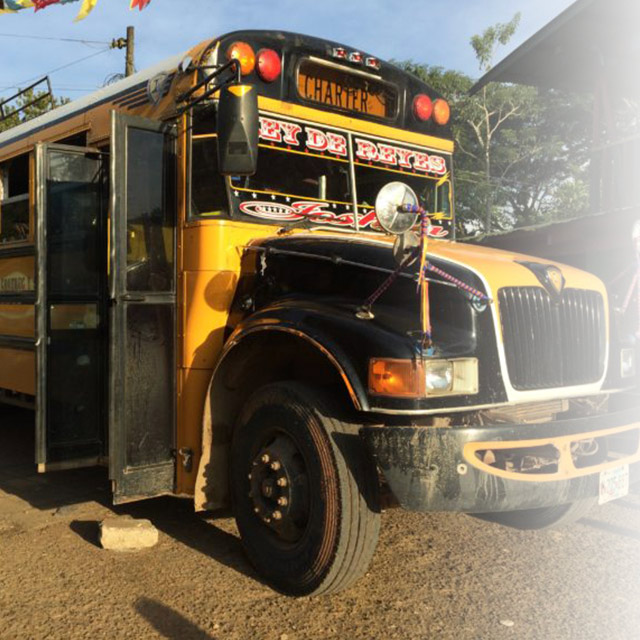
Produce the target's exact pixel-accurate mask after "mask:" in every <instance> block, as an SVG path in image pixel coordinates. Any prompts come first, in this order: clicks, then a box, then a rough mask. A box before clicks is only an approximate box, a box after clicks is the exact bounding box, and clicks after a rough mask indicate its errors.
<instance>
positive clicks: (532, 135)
mask: <svg viewBox="0 0 640 640" xmlns="http://www.w3.org/2000/svg"><path fill="white" fill-rule="evenodd" d="M519 20H520V15H519V14H516V15H515V16H514V17H513V18H512V20H510V21H509V22H507V23H504V24H497V25H494V26H491V27H488V28H487V29H485V30H484V31H483V32H482V33H481V34H479V35H475V36H473V37H472V38H471V46H472V48H473V50H474V52H475V55H476V59H477V61H478V67H479V69H480V71H481V72H483V73H484V72H486V71H487V70H488V69H489V68H491V66H492V64H493V62H494V57H495V55H496V52H497V50H498V48H499V47H500V46H502V45H506V44H507V43H508V42H509V40H510V39H511V37H512V36H513V34H514V33H515V31H516V29H517V26H518V23H519ZM399 64H400V66H401V67H402V68H403V69H405V70H407V71H409V72H411V73H413V74H414V75H416V76H418V77H419V78H420V79H421V80H423V81H424V82H426V83H427V84H428V85H430V86H431V87H432V88H433V89H435V90H436V91H437V92H438V93H440V94H442V95H443V96H444V97H445V98H446V99H447V100H448V101H449V102H450V104H451V107H452V129H453V136H454V139H455V143H456V147H455V148H456V151H455V156H454V166H455V172H454V180H455V194H456V209H457V213H458V221H459V224H460V230H461V232H462V233H463V234H469V233H491V232H496V231H502V230H508V229H511V228H514V227H518V226H530V225H537V224H541V223H545V222H550V221H553V220H558V219H563V218H569V217H574V216H576V215H579V214H580V213H582V212H583V211H584V209H585V208H586V205H587V199H588V188H587V185H586V167H587V164H588V143H589V136H590V123H591V114H590V108H591V107H590V103H589V101H588V100H587V99H585V98H578V97H576V96H573V95H565V94H562V93H561V92H557V91H544V92H541V91H539V90H537V89H534V88H532V87H525V86H515V85H507V84H498V83H492V84H489V85H488V86H485V87H484V88H483V89H481V90H480V91H479V92H478V93H477V94H475V95H473V96H470V95H469V93H468V91H469V89H471V87H472V86H473V84H474V81H473V79H472V78H471V77H469V76H467V75H466V74H464V73H461V72H458V71H452V70H448V69H443V68H442V67H433V66H429V65H426V64H419V63H416V62H413V61H406V62H402V63H399Z"/></svg>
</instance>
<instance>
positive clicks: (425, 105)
mask: <svg viewBox="0 0 640 640" xmlns="http://www.w3.org/2000/svg"><path fill="white" fill-rule="evenodd" d="M432 111H433V103H432V102H431V98H430V97H429V96H428V95H426V94H424V93H420V94H419V95H417V96H416V97H415V98H414V99H413V115H414V116H415V117H416V118H417V119H418V120H421V121H422V122H426V121H427V120H428V119H429V118H430V117H431V112H432Z"/></svg>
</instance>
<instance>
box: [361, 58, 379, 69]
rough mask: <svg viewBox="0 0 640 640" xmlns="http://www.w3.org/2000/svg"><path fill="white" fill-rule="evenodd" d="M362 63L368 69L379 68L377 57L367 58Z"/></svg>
mask: <svg viewBox="0 0 640 640" xmlns="http://www.w3.org/2000/svg"><path fill="white" fill-rule="evenodd" d="M364 63H365V65H366V66H367V67H369V68H370V69H375V70H376V71H378V70H379V69H380V60H378V58H367V59H366V60H365V61H364Z"/></svg>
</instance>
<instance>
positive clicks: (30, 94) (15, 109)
mask: <svg viewBox="0 0 640 640" xmlns="http://www.w3.org/2000/svg"><path fill="white" fill-rule="evenodd" d="M38 98H40V100H38V101H37V102H35V104H32V105H30V106H26V105H28V104H29V103H31V102H34V101H35V100H37V99H38ZM67 102H69V99H68V98H55V97H54V96H52V95H51V94H49V93H47V92H46V91H36V90H35V89H29V90H28V91H26V92H25V93H23V94H22V95H21V96H20V97H19V98H17V99H16V101H15V103H14V104H7V105H5V107H4V110H5V113H9V114H10V115H9V117H8V118H6V119H5V120H2V121H0V132H1V131H6V130H7V129H11V128H12V127H15V126H17V125H19V124H22V123H23V122H27V121H28V120H32V119H33V118H37V117H38V116H40V115H42V114H43V113H47V112H48V111H51V109H55V108H56V107H59V106H61V105H63V104H66V103H67Z"/></svg>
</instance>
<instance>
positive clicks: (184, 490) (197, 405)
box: [176, 369, 212, 495]
mask: <svg viewBox="0 0 640 640" xmlns="http://www.w3.org/2000/svg"><path fill="white" fill-rule="evenodd" d="M211 374H212V371H211V370H210V369H180V370H179V372H178V406H179V407H181V410H180V411H179V412H178V437H177V441H178V448H179V449H190V450H191V451H192V454H193V458H192V465H191V471H190V472H188V471H187V470H186V469H185V468H184V466H183V465H182V460H181V459H180V458H179V459H178V465H177V474H176V493H178V494H180V495H193V493H194V486H195V482H196V475H197V473H198V465H199V464H200V457H201V456H202V415H203V411H204V406H205V398H206V395H207V389H208V387H209V383H210V382H211Z"/></svg>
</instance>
